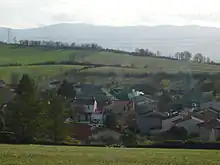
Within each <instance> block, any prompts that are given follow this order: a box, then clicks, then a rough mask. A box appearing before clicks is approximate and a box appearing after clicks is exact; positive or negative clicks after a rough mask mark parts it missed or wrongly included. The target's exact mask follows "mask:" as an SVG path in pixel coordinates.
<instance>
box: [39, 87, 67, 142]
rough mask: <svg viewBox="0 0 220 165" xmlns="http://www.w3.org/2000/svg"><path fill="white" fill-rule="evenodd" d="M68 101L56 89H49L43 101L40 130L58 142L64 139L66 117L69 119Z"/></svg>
mask: <svg viewBox="0 0 220 165" xmlns="http://www.w3.org/2000/svg"><path fill="white" fill-rule="evenodd" d="M67 117H68V115H67V111H66V101H65V99H64V98H63V97H62V96H59V95H57V93H56V91H54V90H51V91H47V96H46V98H45V100H44V102H43V111H42V113H41V115H40V122H41V127H40V130H41V131H42V132H43V135H44V136H45V135H46V136H47V138H49V139H52V140H53V141H54V142H58V141H61V140H63V139H64V133H65V123H64V122H65V119H67Z"/></svg>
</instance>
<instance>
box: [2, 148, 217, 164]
mask: <svg viewBox="0 0 220 165" xmlns="http://www.w3.org/2000/svg"><path fill="white" fill-rule="evenodd" d="M0 164H1V165H61V164H62V165H101V164H102V165H217V164H220V151H217V150H182V149H126V148H92V147H60V146H59V147H54V146H36V145H0Z"/></svg>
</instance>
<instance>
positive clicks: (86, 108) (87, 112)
mask: <svg viewBox="0 0 220 165" xmlns="http://www.w3.org/2000/svg"><path fill="white" fill-rule="evenodd" d="M73 108H74V109H75V110H76V112H77V123H84V124H88V125H90V126H97V127H102V126H103V124H104V113H103V112H104V111H103V109H102V108H99V107H98V104H97V101H96V100H95V99H94V98H80V99H76V100H75V102H74V105H73Z"/></svg>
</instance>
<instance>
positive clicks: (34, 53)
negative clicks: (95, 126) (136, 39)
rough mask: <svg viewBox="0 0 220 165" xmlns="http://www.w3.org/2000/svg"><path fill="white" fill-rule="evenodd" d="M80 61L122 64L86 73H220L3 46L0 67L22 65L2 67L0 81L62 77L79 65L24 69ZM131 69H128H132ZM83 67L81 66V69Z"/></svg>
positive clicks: (189, 66)
mask: <svg viewBox="0 0 220 165" xmlns="http://www.w3.org/2000/svg"><path fill="white" fill-rule="evenodd" d="M51 61H54V62H61V61H77V62H89V63H93V64H104V65H120V66H122V67H123V68H119V67H117V68H116V67H100V68H92V69H88V70H84V71H83V72H85V73H87V74H90V73H101V74H105V73H116V74H117V75H118V76H120V77H123V75H124V74H133V75H134V74H135V75H141V74H145V73H158V72H168V73H177V72H180V71H182V72H187V73H194V72H209V73H218V72H219V71H220V66H215V65H208V64H196V63H192V62H187V61H174V60H164V59H159V58H153V57H135V56H130V55H126V54H117V53H109V52H99V51H88V50H56V49H46V48H31V47H20V46H12V45H3V44H0V65H6V64H15V63H18V64H22V65H24V66H20V67H1V68H0V79H4V80H6V81H9V79H10V77H11V75H12V74H13V73H18V74H22V73H30V74H33V75H34V76H35V77H47V78H49V77H52V76H55V75H62V74H63V73H64V72H65V71H66V70H70V69H72V68H76V66H66V65H59V66H58V65H51V66H45V65H42V66H28V67H27V66H25V65H28V64H33V63H43V62H51ZM131 66H132V68H126V67H131ZM79 67H80V66H78V68H79Z"/></svg>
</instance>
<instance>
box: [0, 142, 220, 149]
mask: <svg viewBox="0 0 220 165" xmlns="http://www.w3.org/2000/svg"><path fill="white" fill-rule="evenodd" d="M0 144H8V145H9V144H12V145H45V146H69V147H71V146H72V147H73V146H74V147H98V148H103V147H114V148H161V149H162V148H163V149H203V150H206V149H208V150H211V149H213V150H217V149H220V142H186V143H184V142H171V143H170V142H169V143H155V144H148V145H105V144H66V143H48V142H47V143H0Z"/></svg>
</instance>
